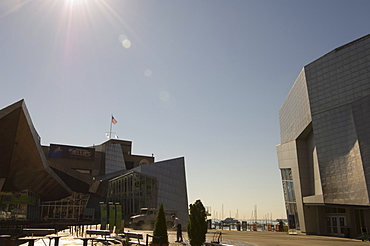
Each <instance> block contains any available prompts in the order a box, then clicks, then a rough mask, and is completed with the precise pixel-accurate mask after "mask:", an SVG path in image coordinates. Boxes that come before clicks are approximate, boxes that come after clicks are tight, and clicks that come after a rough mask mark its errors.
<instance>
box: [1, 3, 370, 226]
mask: <svg viewBox="0 0 370 246" xmlns="http://www.w3.org/2000/svg"><path fill="white" fill-rule="evenodd" d="M369 10H370V1H368V0H356V1H350V0H347V1H341V0H326V1H322V0H315V1H312V0H311V1H299V0H290V1H282V0H270V1H263V0H254V1H248V0H243V1H240V0H229V1H226V0H223V1H221V0H212V1H211V0H203V1H195V0H186V1H185V0H183V1H180V0H178V1H177V0H172V1H170V0H167V1H164V0H155V1H149V0H147V1H144V0H135V1H126V0H12V1H10V0H2V1H0V95H1V96H0V108H3V107H5V106H8V105H10V104H12V103H14V102H16V101H18V100H20V99H22V98H24V99H25V101H26V105H27V107H28V109H29V112H30V114H31V118H32V120H33V123H34V125H35V127H36V129H37V131H38V133H39V135H40V136H41V141H42V144H44V145H49V144H50V143H60V144H70V145H78V146H90V145H93V144H100V143H102V142H104V141H105V140H106V138H105V132H107V131H109V126H110V116H111V114H114V116H115V118H116V119H117V120H118V124H116V125H114V127H113V131H114V132H116V134H117V135H118V136H119V137H120V138H121V139H124V140H131V141H132V142H133V153H134V154H142V155H151V154H152V153H154V155H155V157H156V160H157V161H160V160H165V159H170V158H175V157H179V156H184V157H185V161H186V173H187V182H188V198H189V203H193V202H194V201H195V200H196V199H201V200H202V202H203V203H204V205H205V206H211V209H212V212H217V215H218V217H221V213H222V204H223V207H224V210H223V211H224V216H223V217H227V216H229V215H230V214H231V216H232V217H235V215H236V213H237V211H238V213H239V218H240V219H242V218H245V219H250V218H251V215H252V210H253V209H254V206H255V205H257V207H258V217H259V218H262V217H264V215H266V214H271V213H272V217H273V218H278V217H281V216H285V212H284V203H283V195H282V188H281V181H280V173H279V169H278V163H277V157H276V150H275V146H276V145H277V144H279V143H280V136H279V116H278V110H279V108H280V106H281V104H282V103H283V101H284V99H285V97H286V95H287V94H288V92H289V90H290V88H291V86H292V85H293V83H294V81H295V79H296V77H297V76H298V74H299V72H300V71H301V69H302V67H303V66H305V65H307V64H308V63H310V62H312V61H314V60H315V59H317V58H319V57H320V56H322V55H324V54H325V53H327V52H329V51H331V50H333V49H334V48H336V47H338V46H341V45H343V44H345V43H348V42H350V41H353V40H355V39H357V38H359V37H361V36H364V35H366V34H368V33H369V32H370V31H369V30H370V28H369V23H370V15H369ZM124 39H126V40H129V42H130V43H128V42H127V41H125V42H124V44H125V45H126V44H130V45H128V46H126V47H124V46H123V45H122V43H121V41H122V40H124ZM214 215H216V214H214Z"/></svg>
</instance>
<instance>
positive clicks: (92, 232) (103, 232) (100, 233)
mask: <svg viewBox="0 0 370 246" xmlns="http://www.w3.org/2000/svg"><path fill="white" fill-rule="evenodd" d="M86 235H98V236H104V238H105V239H106V238H107V236H110V230H86Z"/></svg>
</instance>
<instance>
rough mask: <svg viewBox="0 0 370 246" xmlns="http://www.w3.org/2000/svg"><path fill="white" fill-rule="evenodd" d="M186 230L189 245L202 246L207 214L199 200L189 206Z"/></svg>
mask: <svg viewBox="0 0 370 246" xmlns="http://www.w3.org/2000/svg"><path fill="white" fill-rule="evenodd" d="M187 229H188V236H189V240H190V245H192V246H201V245H203V244H204V242H205V241H206V234H207V213H206V210H205V208H204V206H203V204H202V202H201V201H200V200H196V201H195V203H194V204H190V215H189V221H188V225H187Z"/></svg>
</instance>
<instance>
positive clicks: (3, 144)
mask: <svg viewBox="0 0 370 246" xmlns="http://www.w3.org/2000/svg"><path fill="white" fill-rule="evenodd" d="M0 149H1V153H2V154H1V155H0V191H21V190H25V189H29V190H32V191H33V192H35V193H36V194H38V195H39V196H40V198H41V201H49V200H58V199H61V198H63V197H66V196H68V195H70V194H71V193H72V190H71V189H70V188H69V187H68V186H67V185H66V184H65V183H64V182H63V181H62V179H61V178H60V177H59V176H58V175H57V174H56V173H55V172H54V171H53V170H52V169H51V167H50V166H49V165H48V162H47V160H46V157H45V155H44V152H43V151H42V148H41V144H40V137H39V135H38V133H37V132H36V130H35V128H34V126H33V124H32V121H31V118H30V115H29V113H28V110H27V108H26V105H25V102H24V100H20V101H18V102H16V103H14V104H12V105H10V106H8V107H6V108H4V109H1V110H0Z"/></svg>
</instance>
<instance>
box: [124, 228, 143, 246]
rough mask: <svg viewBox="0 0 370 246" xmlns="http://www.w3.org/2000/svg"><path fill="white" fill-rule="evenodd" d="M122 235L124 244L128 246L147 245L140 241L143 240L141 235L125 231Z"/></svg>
mask: <svg viewBox="0 0 370 246" xmlns="http://www.w3.org/2000/svg"><path fill="white" fill-rule="evenodd" d="M124 234H125V239H126V242H127V243H128V244H136V245H148V242H143V241H140V240H143V239H144V236H143V233H137V232H129V231H125V232H124ZM132 239H135V240H132Z"/></svg>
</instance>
